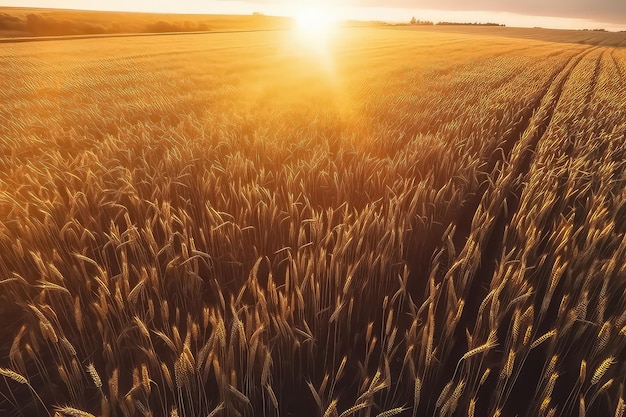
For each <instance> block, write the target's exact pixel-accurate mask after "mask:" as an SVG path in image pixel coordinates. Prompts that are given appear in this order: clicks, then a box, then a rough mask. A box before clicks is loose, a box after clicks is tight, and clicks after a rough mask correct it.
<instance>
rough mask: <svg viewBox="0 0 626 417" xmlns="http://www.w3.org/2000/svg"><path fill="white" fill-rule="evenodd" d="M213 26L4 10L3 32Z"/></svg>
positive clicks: (86, 32) (1, 18) (1, 15)
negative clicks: (81, 18) (97, 19)
mask: <svg viewBox="0 0 626 417" xmlns="http://www.w3.org/2000/svg"><path fill="white" fill-rule="evenodd" d="M209 29H210V28H209V26H208V25H207V24H206V23H201V22H189V21H184V22H171V21H156V22H144V23H137V24H124V23H119V22H115V21H108V22H103V23H87V22H81V21H78V20H70V19H61V18H58V17H55V16H47V15H43V14H36V13H31V14H28V15H26V16H25V17H24V18H22V17H18V16H13V15H10V14H7V13H0V32H4V33H5V34H6V33H9V34H11V35H13V36H67V35H95V34H110V33H141V32H148V33H154V32H159V33H161V32H197V31H207V30H209Z"/></svg>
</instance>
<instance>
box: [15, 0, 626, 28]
mask: <svg viewBox="0 0 626 417" xmlns="http://www.w3.org/2000/svg"><path fill="white" fill-rule="evenodd" d="M7 3H8V4H6V6H12V7H13V6H14V7H38V8H61V9H78V10H105V11H133V12H155V13H191V14H237V15H249V14H252V13H253V12H259V13H263V14H266V15H269V16H289V17H293V16H297V15H298V14H299V10H300V9H302V8H306V6H310V7H311V8H318V7H320V8H321V9H322V10H325V9H327V8H330V9H331V10H332V11H333V15H334V17H335V18H336V19H339V20H377V21H386V22H391V23H396V22H408V21H409V20H410V19H411V17H413V16H415V17H416V18H417V19H420V20H430V21H433V22H439V21H454V22H494V23H501V24H505V25H506V26H513V27H535V26H541V27H545V28H553V29H594V28H605V29H608V30H612V31H617V30H626V23H624V21H620V20H619V19H617V18H614V19H612V20H611V19H609V21H604V20H602V19H601V18H599V17H598V16H592V15H588V16H585V15H584V14H580V15H578V16H577V17H575V16H574V15H572V14H569V15H568V14H564V15H562V16H558V15H555V14H550V13H542V12H543V10H542V9H541V8H537V10H536V11H534V13H533V14H527V13H522V12H521V10H515V8H509V10H507V8H506V7H503V8H502V9H501V10H494V9H491V10H490V9H483V8H481V7H477V9H476V10H472V9H468V7H467V6H465V7H464V8H460V9H458V10H455V9H453V8H449V7H448V8H442V9H435V8H434V7H432V6H433V5H435V4H434V3H433V2H430V3H429V4H425V5H424V6H422V7H421V8H418V7H411V6H410V4H409V3H408V2H403V1H396V2H395V3H394V2H384V1H382V0H380V1H378V2H377V1H374V0H370V1H368V2H363V1H358V0H335V1H330V0H319V1H317V2H314V1H311V0H291V1H285V0H263V1H261V0H256V1H245V0H228V1H225V0H178V1H176V2H173V1H161V2H151V1H147V0H137V1H133V2H128V1H126V0H106V1H104V0H93V1H89V2H85V1H84V0H9V1H8V2H7ZM426 3H428V2H426ZM429 6H430V7H429ZM481 6H484V5H481Z"/></svg>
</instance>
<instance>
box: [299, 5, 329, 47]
mask: <svg viewBox="0 0 626 417" xmlns="http://www.w3.org/2000/svg"><path fill="white" fill-rule="evenodd" d="M338 20H339V19H338V17H337V14H336V13H334V12H333V10H332V9H330V8H322V7H315V6H309V7H301V8H299V9H298V10H296V12H295V14H294V22H295V29H296V31H297V33H298V35H299V36H300V37H301V38H303V39H304V40H306V41H309V42H314V43H317V42H320V41H323V40H324V39H326V38H328V37H329V36H330V35H331V33H332V32H333V30H334V29H335V28H336V27H337V23H338Z"/></svg>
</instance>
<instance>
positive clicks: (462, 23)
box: [437, 22, 506, 26]
mask: <svg viewBox="0 0 626 417" xmlns="http://www.w3.org/2000/svg"><path fill="white" fill-rule="evenodd" d="M437 25H438V26H506V25H504V24H500V23H492V22H485V23H479V22H471V23H468V22H465V23H464V22H437Z"/></svg>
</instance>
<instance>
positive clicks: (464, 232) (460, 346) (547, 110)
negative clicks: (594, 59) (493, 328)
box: [440, 46, 599, 415]
mask: <svg viewBox="0 0 626 417" xmlns="http://www.w3.org/2000/svg"><path fill="white" fill-rule="evenodd" d="M598 48H599V47H597V46H595V47H590V48H587V49H585V50H583V51H581V52H580V53H578V54H576V55H574V56H572V57H571V58H570V59H568V60H567V61H566V62H565V63H564V64H563V65H562V66H561V68H560V69H559V70H557V71H556V72H555V74H554V76H553V77H552V78H551V80H550V81H548V82H546V86H545V88H544V89H543V90H542V93H540V94H538V97H537V99H536V100H535V101H534V102H533V105H532V106H529V108H528V109H527V110H526V111H525V112H524V113H523V115H522V117H521V119H520V121H519V122H518V123H517V125H516V126H515V128H514V129H513V131H512V132H511V133H510V134H509V135H507V137H506V138H504V140H503V142H502V145H501V148H502V149H501V150H502V152H497V153H496V154H497V157H496V158H493V159H492V160H490V161H489V164H488V166H487V168H488V169H487V171H486V174H487V176H491V177H492V178H493V177H494V176H497V179H496V180H495V181H494V182H493V183H491V184H492V186H491V187H490V186H489V182H488V181H485V182H484V185H483V186H482V187H481V189H479V190H478V192H477V193H476V194H475V195H474V196H473V197H472V198H471V199H470V200H469V201H468V204H467V205H466V207H465V208H463V209H462V210H461V214H460V216H459V217H458V219H457V221H456V224H457V232H459V233H458V234H456V233H455V235H454V236H453V243H454V246H455V247H456V248H457V249H458V248H463V247H465V245H466V244H467V243H468V238H469V237H470V235H471V232H472V223H473V220H474V215H475V213H476V212H477V210H478V208H479V206H480V205H483V207H484V209H485V211H486V210H488V207H489V206H490V205H491V204H492V200H493V199H499V200H501V201H499V204H495V205H494V206H495V207H498V208H497V212H496V213H492V215H494V217H495V218H494V220H493V221H492V222H491V224H489V225H487V226H486V227H488V228H489V231H488V232H487V233H485V238H484V241H483V242H480V247H481V255H480V257H481V259H480V264H479V266H478V268H477V269H476V271H475V272H474V274H472V275H471V276H470V278H469V280H468V281H467V286H466V287H465V289H464V291H465V293H464V294H463V295H462V298H463V299H464V300H465V301H466V305H465V309H464V311H463V313H462V316H461V319H460V321H459V325H457V328H456V329H455V335H454V338H453V342H452V343H453V346H452V347H451V350H450V352H449V355H448V357H447V358H444V359H445V361H444V364H445V365H444V367H443V369H442V371H443V372H442V374H441V379H440V381H448V380H449V378H450V377H451V376H452V374H453V372H454V367H455V365H456V363H457V362H458V360H459V359H460V358H461V356H462V355H463V354H464V353H465V352H467V350H468V348H469V347H468V346H467V345H466V343H465V342H464V340H465V331H466V329H468V330H469V331H470V332H471V331H472V329H473V328H474V325H475V323H476V320H477V319H478V317H477V316H478V311H479V307H480V304H481V303H482V301H483V300H484V298H485V297H486V295H487V293H488V292H489V290H490V285H491V280H492V278H493V275H494V273H495V271H496V266H497V262H498V260H499V259H500V255H501V253H502V250H503V248H504V241H503V239H504V232H505V229H506V226H507V225H508V224H510V222H511V220H512V219H513V217H514V215H515V213H516V212H517V210H518V207H519V204H520V201H521V197H522V195H523V193H524V190H525V184H526V183H527V181H524V178H526V177H527V176H528V175H530V174H531V173H530V168H531V166H532V162H533V160H534V155H535V153H536V150H537V147H538V145H539V143H540V141H541V139H542V138H543V137H544V136H545V134H546V132H547V131H548V128H549V126H550V124H551V122H552V119H553V117H554V115H555V113H556V110H557V107H558V104H559V102H560V101H561V97H562V95H563V91H564V88H565V85H566V84H567V81H568V80H569V79H570V76H571V74H572V72H573V71H574V69H575V68H576V67H577V66H578V64H579V63H580V62H581V60H582V59H583V58H584V57H585V56H587V55H588V54H590V53H592V52H593V51H595V50H596V49H598ZM516 146H517V147H518V150H517V151H516V150H515V149H516ZM499 166H501V169H500V171H499V172H498V167H499ZM478 227H483V226H481V225H479V226H478ZM457 253H458V252H457ZM507 326H508V323H505V325H504V326H501V327H502V328H501V329H499V330H498V333H499V334H498V338H499V340H504V338H505V337H506V334H505V332H506V330H507V329H508V327H507ZM491 355H495V356H493V357H491V358H489V359H488V360H489V361H491V360H493V363H501V360H500V359H502V358H499V357H496V356H498V355H502V353H501V352H500V353H497V352H496V351H494V352H493V353H491ZM539 371H540V370H539ZM532 377H533V378H534V375H533V376H532ZM497 378H498V372H492V376H491V377H489V378H488V380H487V382H486V383H485V387H484V388H483V389H487V390H489V389H492V390H495V388H496V384H497V382H498V379H497ZM527 397H528V398H527ZM531 400H532V392H528V394H527V395H519V397H518V398H516V399H514V400H513V401H512V402H511V404H514V406H519V407H522V406H526V407H527V406H528V404H530V401H531ZM504 402H505V403H506V401H504ZM490 406H492V404H487V403H480V402H479V403H478V404H477V409H476V412H477V415H486V413H487V411H488V409H489V407H490ZM520 409H523V408H520Z"/></svg>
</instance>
